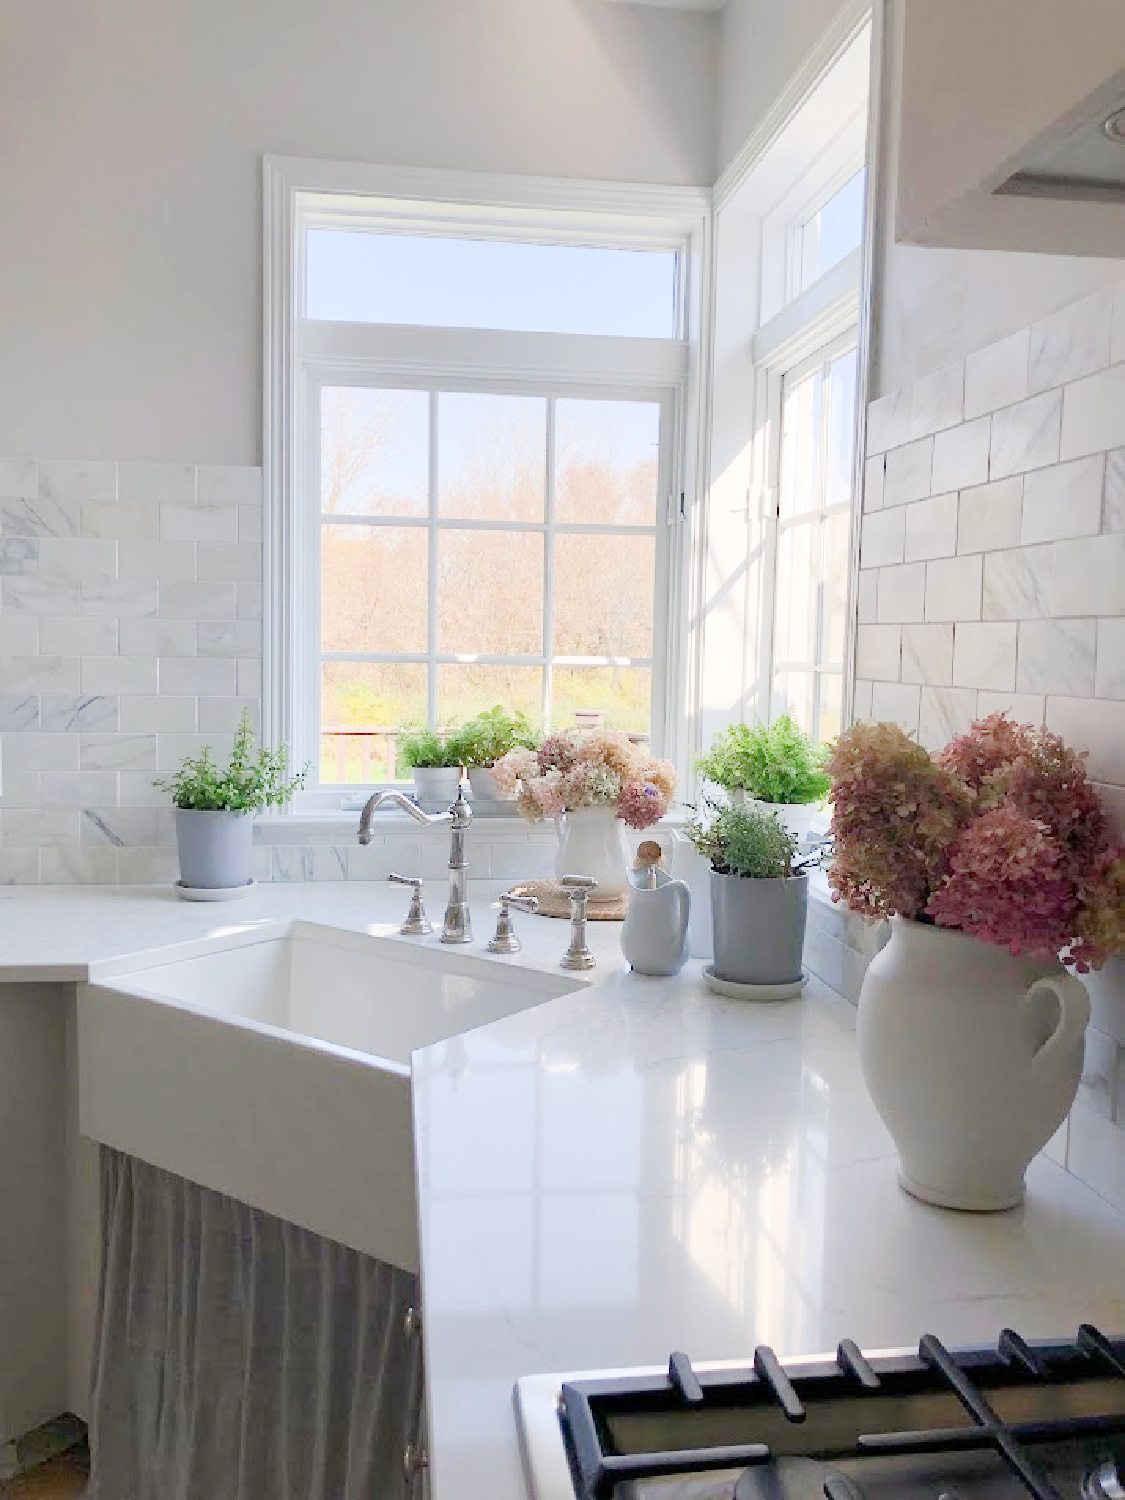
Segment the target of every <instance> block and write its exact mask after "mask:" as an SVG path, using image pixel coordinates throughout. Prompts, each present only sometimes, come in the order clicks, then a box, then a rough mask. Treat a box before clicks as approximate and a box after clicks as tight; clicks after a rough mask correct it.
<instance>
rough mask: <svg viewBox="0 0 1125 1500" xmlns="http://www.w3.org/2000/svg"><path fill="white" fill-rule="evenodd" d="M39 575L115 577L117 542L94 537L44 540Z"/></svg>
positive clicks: (56, 576) (40, 555) (50, 537)
mask: <svg viewBox="0 0 1125 1500" xmlns="http://www.w3.org/2000/svg"><path fill="white" fill-rule="evenodd" d="M39 572H40V574H41V575H42V576H43V577H44V578H82V579H99V578H115V577H116V576H117V543H116V542H106V541H99V540H96V539H94V538H93V537H54V536H45V537H42V538H41V539H40V541H39Z"/></svg>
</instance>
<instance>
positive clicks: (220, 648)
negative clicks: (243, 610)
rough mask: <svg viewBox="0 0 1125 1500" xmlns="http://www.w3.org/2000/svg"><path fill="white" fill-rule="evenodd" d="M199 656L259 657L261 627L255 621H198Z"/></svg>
mask: <svg viewBox="0 0 1125 1500" xmlns="http://www.w3.org/2000/svg"><path fill="white" fill-rule="evenodd" d="M196 632H197V637H198V651H199V654H200V656H260V655H261V650H262V627H261V625H260V624H259V623H258V621H257V620H200V622H199V624H198V625H197V626H196Z"/></svg>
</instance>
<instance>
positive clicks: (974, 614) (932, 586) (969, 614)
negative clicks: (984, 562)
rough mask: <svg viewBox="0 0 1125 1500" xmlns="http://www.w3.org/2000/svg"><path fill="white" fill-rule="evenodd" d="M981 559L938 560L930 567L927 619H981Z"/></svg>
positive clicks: (927, 579)
mask: <svg viewBox="0 0 1125 1500" xmlns="http://www.w3.org/2000/svg"><path fill="white" fill-rule="evenodd" d="M981 573H982V566H981V558H980V556H979V555H977V556H969V557H945V558H935V559H934V560H933V561H932V562H928V563H927V564H926V619H927V620H979V619H980V611H981Z"/></svg>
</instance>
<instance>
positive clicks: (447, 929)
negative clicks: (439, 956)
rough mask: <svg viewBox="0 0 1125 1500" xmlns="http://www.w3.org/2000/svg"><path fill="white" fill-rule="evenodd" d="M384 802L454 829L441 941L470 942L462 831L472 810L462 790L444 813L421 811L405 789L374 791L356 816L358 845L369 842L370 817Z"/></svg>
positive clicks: (416, 817)
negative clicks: (447, 897) (447, 895)
mask: <svg viewBox="0 0 1125 1500" xmlns="http://www.w3.org/2000/svg"><path fill="white" fill-rule="evenodd" d="M385 802H393V803H394V805H395V806H396V807H401V808H402V810H403V812H405V813H409V814H410V816H411V817H412V818H413V819H414V821H415V822H416V823H426V824H428V825H429V826H430V827H431V828H440V827H447V828H451V829H452V830H453V837H452V840H451V843H450V848H449V901H448V903H447V905H446V908H445V917H444V919H443V921H442V924H441V940H442V942H443V943H471V942H472V940H473V929H472V923H471V921H470V918H469V901H468V895H469V890H468V881H469V863H468V860H467V859H466V858H465V832H466V830H467V829H468V826H469V824H470V823H471V822H472V821H473V810H472V808H471V807H470V806H469V804H468V803H467V802H466V801H465V793H464V790H463V789H462V788H460V787H458V789H457V801H456V802H454V804H453V806H452V807H451V808H450V809H449V811H448V812H443V813H424V812H423V811H422V809H421V808H420V807H419V806H418V804H417V803H416V802H412V801H411V799H410V798H409V797H408V796H407V795H406V793H405V792H397V791H385V792H376V793H375V794H374V795H373V796H371V797H368V799H367V801H366V802H365V803H364V807H363V811H362V812H361V813H360V815H359V833H358V838H359V842H360V843H361V844H369V843H370V842H371V820H372V818H373V817H374V816H375V813H376V811H377V810H378V809H379V808H380V807H382V806H383V804H384V803H385Z"/></svg>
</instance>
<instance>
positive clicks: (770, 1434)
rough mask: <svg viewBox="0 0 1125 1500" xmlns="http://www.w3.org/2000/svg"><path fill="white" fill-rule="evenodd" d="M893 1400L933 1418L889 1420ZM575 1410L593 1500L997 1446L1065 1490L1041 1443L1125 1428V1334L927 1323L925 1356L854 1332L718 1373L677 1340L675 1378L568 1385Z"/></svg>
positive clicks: (1021, 1471) (1035, 1484)
mask: <svg viewBox="0 0 1125 1500" xmlns="http://www.w3.org/2000/svg"><path fill="white" fill-rule="evenodd" d="M888 1400H889V1401H892V1402H895V1403H896V1406H897V1408H898V1409H899V1410H900V1411H901V1410H906V1411H909V1412H910V1413H912V1414H917V1415H919V1416H921V1417H922V1418H923V1420H921V1421H919V1422H918V1423H917V1424H916V1425H912V1426H910V1427H909V1428H902V1427H898V1426H896V1427H888V1428H886V1429H885V1430H884V1428H883V1427H880V1425H879V1421H880V1420H882V1421H883V1422H884V1423H886V1420H887V1417H888V1415H889V1414H888V1412H887V1411H886V1410H884V1411H882V1412H880V1404H881V1403H884V1404H885V1403H886V1402H887V1401H888ZM998 1408H1004V1409H1006V1414H1005V1411H1004V1410H998ZM1059 1410H1062V1411H1063V1412H1065V1413H1066V1414H1065V1415H1064V1416H1062V1417H1059V1416H1058V1415H1057V1412H1058V1411H1059ZM873 1419H874V1420H873ZM561 1420H562V1425H563V1431H564V1436H565V1439H566V1444H567V1451H568V1455H569V1458H570V1462H571V1468H572V1472H573V1475H574V1480H575V1490H576V1494H577V1495H578V1496H579V1497H581V1500H610V1497H612V1496H613V1494H614V1492H615V1490H616V1488H617V1486H618V1485H620V1484H623V1483H624V1482H626V1481H627V1480H645V1479H652V1478H656V1477H659V1476H665V1475H677V1474H680V1475H688V1474H698V1473H701V1472H704V1471H708V1470H716V1469H733V1468H739V1467H746V1468H754V1467H757V1466H760V1465H763V1464H767V1463H769V1462H771V1461H772V1460H774V1459H775V1458H779V1457H782V1456H790V1455H794V1454H798V1455H801V1456H804V1457H808V1458H813V1459H817V1460H820V1461H823V1462H824V1463H825V1464H830V1463H832V1462H834V1461H835V1462H839V1461H841V1460H843V1459H847V1458H872V1457H878V1456H880V1455H897V1456H901V1455H905V1454H932V1453H939V1452H955V1451H958V1450H966V1449H992V1450H993V1451H994V1452H995V1453H997V1454H998V1455H999V1456H1000V1458H1002V1459H1003V1461H1004V1463H1005V1464H1006V1465H1007V1466H1008V1468H1009V1469H1010V1470H1011V1471H1012V1473H1014V1474H1015V1475H1017V1476H1018V1478H1019V1480H1020V1482H1021V1484H1022V1486H1023V1488H1024V1490H1025V1491H1026V1492H1027V1493H1028V1494H1031V1495H1033V1496H1035V1497H1036V1500H1062V1497H1060V1495H1059V1492H1058V1490H1057V1489H1056V1488H1055V1486H1054V1485H1053V1483H1052V1482H1051V1479H1050V1478H1049V1477H1048V1475H1047V1474H1046V1473H1045V1472H1044V1470H1043V1469H1042V1468H1041V1467H1040V1466H1039V1464H1038V1463H1037V1462H1036V1459H1035V1455H1034V1447H1035V1444H1036V1443H1044V1442H1049V1441H1054V1440H1057V1439H1064V1438H1068V1437H1072V1436H1088V1435H1091V1434H1111V1433H1125V1339H1111V1338H1107V1337H1106V1336H1105V1335H1104V1334H1102V1333H1101V1332H1099V1330H1098V1329H1096V1328H1094V1327H1093V1326H1092V1325H1091V1324H1088V1323H1087V1324H1083V1325H1082V1327H1081V1328H1080V1329H1079V1330H1078V1335H1077V1337H1076V1338H1075V1339H1074V1340H1073V1341H1072V1342H1045V1341H1044V1342H1039V1341H1037V1342H1035V1343H1029V1342H1028V1341H1027V1340H1025V1339H1023V1338H1021V1337H1020V1335H1019V1334H1018V1333H1016V1332H1014V1331H1013V1330H1012V1329H1005V1330H1004V1332H1003V1333H1002V1334H1001V1336H1000V1340H999V1343H998V1345H997V1347H996V1348H987V1349H981V1348H974V1349H962V1350H958V1351H955V1352H952V1353H951V1352H950V1351H949V1350H948V1349H946V1348H945V1346H944V1345H943V1344H942V1343H941V1342H940V1341H939V1340H938V1339H937V1338H935V1337H934V1336H933V1335H932V1334H926V1335H925V1336H924V1337H923V1338H922V1340H921V1342H920V1344H919V1346H918V1353H917V1356H907V1357H888V1356H884V1357H881V1358H878V1359H873V1360H868V1359H867V1358H866V1357H865V1356H864V1355H863V1354H862V1353H861V1352H860V1350H859V1349H858V1347H857V1346H856V1345H855V1344H854V1343H852V1342H851V1340H847V1339H846V1340H845V1341H844V1342H843V1343H842V1344H841V1345H840V1347H839V1349H838V1350H837V1354H836V1359H835V1362H834V1363H820V1364H815V1365H798V1366H791V1367H790V1368H789V1369H788V1370H786V1368H785V1367H784V1366H783V1365H782V1364H781V1362H780V1361H779V1360H778V1358H777V1356H776V1355H775V1354H774V1352H773V1350H772V1349H770V1348H768V1347H766V1346H762V1347H761V1348H759V1349H757V1350H756V1351H755V1354H754V1363H753V1368H752V1369H747V1370H736V1371H723V1372H721V1373H715V1374H707V1373H704V1374H697V1373H696V1371H695V1370H694V1369H693V1368H692V1365H691V1362H690V1360H689V1359H688V1357H687V1355H686V1354H683V1353H680V1352H679V1351H677V1352H676V1353H674V1354H673V1355H672V1357H671V1360H670V1361H669V1366H668V1374H667V1376H665V1377H660V1376H657V1377H641V1378H637V1379H630V1378H618V1379H607V1380H594V1381H581V1382H575V1383H574V1384H566V1385H564V1386H563V1388H562V1405H561ZM654 1434H658V1435H659V1437H658V1442H660V1443H662V1444H663V1446H659V1445H658V1444H657V1443H654V1442H653V1436H654ZM732 1437H734V1438H736V1439H737V1440H734V1441H732V1440H731V1438H732ZM825 1494H826V1495H828V1497H829V1500H837V1497H838V1500H845V1497H846V1500H862V1494H863V1492H862V1489H861V1488H860V1487H859V1486H858V1485H857V1484H856V1483H855V1481H854V1480H850V1479H846V1478H839V1479H835V1480H832V1479H830V1480H828V1481H826V1483H825Z"/></svg>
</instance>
